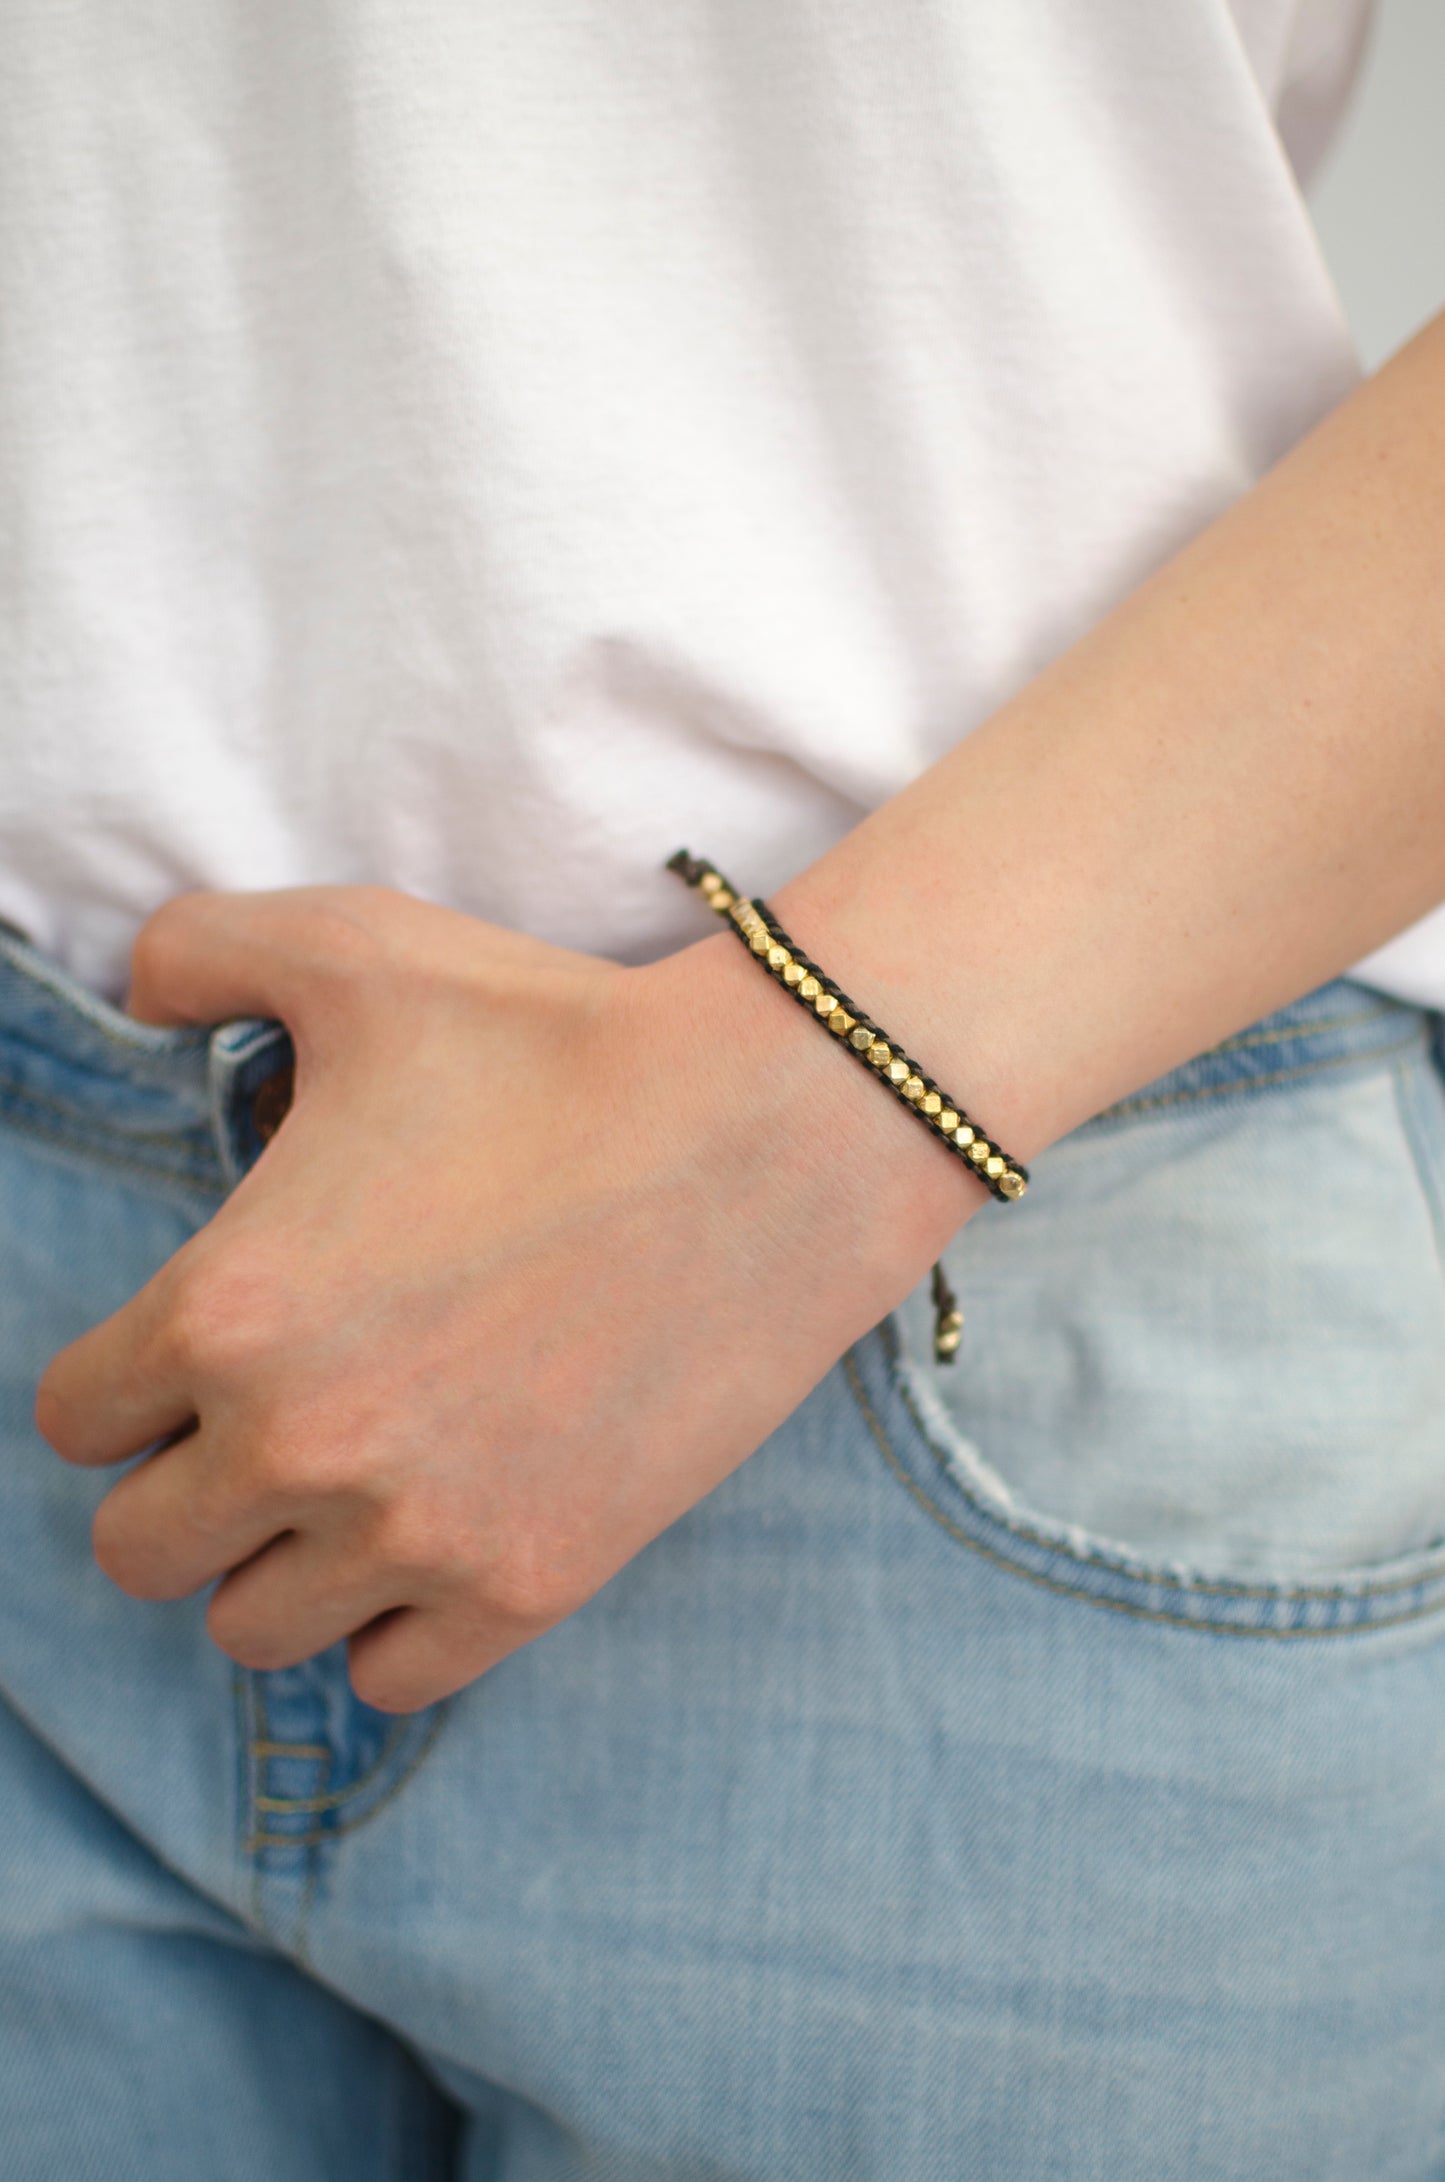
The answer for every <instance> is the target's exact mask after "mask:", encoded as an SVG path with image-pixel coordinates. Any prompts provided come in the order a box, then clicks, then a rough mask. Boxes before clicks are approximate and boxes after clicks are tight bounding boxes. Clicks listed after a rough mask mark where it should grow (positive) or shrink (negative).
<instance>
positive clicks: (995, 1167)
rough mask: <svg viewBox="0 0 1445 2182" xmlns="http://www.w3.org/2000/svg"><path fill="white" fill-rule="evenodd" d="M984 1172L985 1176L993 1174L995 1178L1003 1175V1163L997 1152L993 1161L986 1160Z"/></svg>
mask: <svg viewBox="0 0 1445 2182" xmlns="http://www.w3.org/2000/svg"><path fill="white" fill-rule="evenodd" d="M983 1171H984V1173H985V1174H991V1175H994V1176H998V1175H1000V1174H1002V1173H1003V1161H1002V1160H1001V1159H1000V1158H999V1156H998V1153H997V1152H995V1153H994V1155H993V1157H992V1159H986V1160H985V1161H984V1163H983Z"/></svg>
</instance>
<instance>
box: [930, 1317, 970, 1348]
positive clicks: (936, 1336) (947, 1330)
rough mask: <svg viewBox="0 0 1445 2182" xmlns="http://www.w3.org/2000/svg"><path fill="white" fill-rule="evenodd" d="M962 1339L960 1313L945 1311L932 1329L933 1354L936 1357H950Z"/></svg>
mask: <svg viewBox="0 0 1445 2182" xmlns="http://www.w3.org/2000/svg"><path fill="white" fill-rule="evenodd" d="M962 1339H963V1313H962V1311H945V1312H944V1314H943V1316H942V1318H940V1319H939V1321H938V1324H937V1325H936V1326H935V1327H934V1329H933V1347H934V1353H935V1354H936V1355H938V1356H952V1354H953V1352H954V1350H955V1349H956V1348H957V1347H958V1345H959V1343H960V1341H962Z"/></svg>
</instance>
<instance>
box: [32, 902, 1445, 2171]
mask: <svg viewBox="0 0 1445 2182" xmlns="http://www.w3.org/2000/svg"><path fill="white" fill-rule="evenodd" d="M289 1057H290V1042H289V1039H288V1038H287V1034H286V1032H285V1030H284V1028H283V1027H282V1026H281V1025H279V1024H276V1023H271V1022H258V1021H253V1020H245V1021H235V1022H230V1023H225V1024H221V1025H217V1026H202V1027H198V1028H186V1029H157V1028H152V1027H149V1026H146V1025H142V1024H139V1023H136V1022H133V1021H131V1020H130V1019H129V1018H127V1017H126V1016H125V1015H123V1014H122V1013H121V1012H120V1011H119V1010H118V1009H117V1008H115V1007H113V1006H111V1005H110V1004H109V1003H108V1002H106V1001H104V1000H102V999H99V998H98V997H97V996H95V995H94V994H92V993H90V992H88V991H87V990H85V989H84V988H83V987H81V986H80V985H78V984H77V983H76V982H75V981H74V980H73V979H72V978H71V977H69V976H68V975H67V974H66V973H65V972H63V971H62V970H61V969H60V968H59V966H58V965H56V964H54V963H53V962H50V961H48V960H47V959H46V958H45V957H44V956H42V955H41V954H39V953H38V952H37V951H36V950H35V949H34V948H33V947H32V946H30V945H29V943H28V942H27V941H26V940H25V938H24V937H23V936H22V935H21V934H19V933H17V932H14V931H13V930H9V931H3V930H0V1536H3V1539H4V1554H5V1572H4V1582H3V1584H0V1814H3V1823H0V2175H3V2177H4V2182H92V2178H94V2182H183V2178H184V2182H198V2178H201V2182H251V2178H256V2182H260V2178H262V2177H264V2178H266V2182H330V2178H333V2177H334V2178H336V2182H373V2178H375V2182H382V2178H397V2182H402V2178H405V2182H439V2178H441V2177H448V2178H451V2177H455V2178H456V2182H745V2178H746V2182H851V2178H859V2182H862V2178H868V2182H874V2178H876V2182H963V2178H965V2177H966V2178H968V2182H975V2178H976V2182H1049V2178H1055V2177H1057V2178H1060V2182H1105V2178H1107V2182H1146V2178H1147V2182H1214V2178H1229V2182H1264V2178H1265V2177H1269V2178H1270V2182H1282V2178H1283V2182H1363V2178H1366V2177H1368V2178H1369V2182H1426V2178H1427V2177H1428V2178H1438V2177H1440V2176H1441V2175H1442V2174H1445V2041H1442V2038H1441V2035H1440V2033H1441V2026H1442V2023H1445V1270H1442V1242H1441V1238H1442V1226H1445V1037H1442V1018H1441V1017H1439V1016H1437V1015H1431V1014H1427V1013H1423V1012H1422V1011H1420V1010H1417V1009H1415V1008H1412V1007H1409V1006H1407V1005H1405V1004H1403V1003H1401V1002H1398V1001H1395V1000H1393V999H1391V998H1389V997H1387V996H1385V995H1383V994H1381V993H1378V992H1376V991H1373V990H1371V989H1369V988H1367V987H1365V986H1363V985H1360V984H1356V983H1352V982H1350V981H1348V980H1339V981H1335V982H1332V983H1330V984H1328V985H1326V986H1323V987H1321V988H1320V989H1319V990H1318V991H1317V992H1314V993H1311V994H1309V995H1307V996H1306V997H1305V998H1304V999H1302V1000H1300V1001H1298V1002H1296V1003H1294V1004H1293V1005H1292V1006H1290V1007H1288V1008H1285V1009H1283V1010H1281V1011H1280V1012H1279V1013H1278V1014H1276V1015H1273V1016H1271V1017H1269V1018H1267V1019H1266V1020H1264V1021H1262V1022H1260V1023H1258V1024H1256V1025H1254V1026H1252V1027H1251V1028H1250V1029H1249V1030H1248V1031H1246V1032H1245V1033H1243V1034H1242V1035H1241V1036H1239V1037H1236V1038H1232V1039H1227V1040H1225V1041H1224V1042H1223V1044H1222V1045H1220V1046H1219V1047H1217V1048H1215V1049H1214V1050H1213V1051H1211V1052H1210V1053H1208V1054H1204V1055H1201V1056H1200V1057H1199V1058H1198V1059H1196V1060H1193V1061H1191V1062H1189V1063H1187V1064H1186V1065H1185V1066H1184V1067H1182V1068H1179V1069H1177V1070H1175V1071H1173V1072H1171V1073H1170V1074H1169V1075H1168V1076H1166V1077H1164V1078H1163V1079H1161V1080H1160V1081H1159V1082H1158V1083H1156V1084H1153V1085H1150V1086H1148V1087H1147V1089H1146V1090H1144V1091H1142V1092H1140V1093H1139V1094H1138V1095H1137V1096H1136V1097H1134V1098H1130V1099H1127V1100H1125V1101H1123V1102H1122V1103H1121V1104H1120V1105H1119V1106H1117V1107H1114V1108H1111V1109H1110V1110H1109V1111H1108V1112H1107V1113H1104V1114H1101V1115H1098V1116H1096V1117H1095V1118H1094V1119H1093V1120H1092V1121H1090V1122H1088V1123H1087V1124H1086V1125H1085V1126H1084V1127H1083V1128H1081V1129H1078V1130H1076V1131H1074V1132H1073V1133H1072V1134H1071V1135H1070V1136H1068V1137H1066V1138H1065V1139H1063V1140H1062V1141H1061V1142H1060V1143H1058V1144H1056V1145H1054V1146H1052V1147H1050V1148H1049V1149H1048V1150H1047V1151H1046V1152H1044V1153H1043V1154H1042V1155H1040V1157H1039V1158H1038V1159H1036V1160H1035V1161H1033V1162H1031V1171H1032V1173H1033V1176H1034V1184H1033V1187H1032V1188H1031V1189H1030V1191H1029V1194H1028V1196H1027V1198H1026V1199H1025V1200H1024V1201H1023V1202H1022V1203H1021V1204H1019V1205H1017V1206H995V1205H990V1206H988V1207H986V1208H985V1209H984V1211H983V1212H981V1213H980V1214H979V1216H978V1217H977V1218H976V1219H975V1220H973V1221H972V1222H970V1224H969V1225H968V1227H966V1228H965V1229H964V1230H963V1232H962V1234H961V1235H960V1236H959V1237H958V1238H957V1239H956V1241H955V1242H954V1244H953V1245H952V1247H951V1249H950V1251H949V1253H948V1259H947V1262H948V1267H949V1271H950V1274H951V1277H952V1279H953V1281H954V1284H955V1286H956V1287H957V1288H958V1290H959V1293H960V1297H961V1300H962V1303H963V1307H964V1310H965V1315H966V1324H965V1331H964V1342H963V1348H962V1350H961V1351H960V1355H959V1358H958V1361H957V1363H956V1364H955V1365H954V1366H952V1367H949V1368H940V1367H938V1366H936V1365H935V1364H934V1363H933V1362H932V1360H931V1355H930V1351H929V1345H928V1316H929V1314H928V1304H927V1291H926V1286H923V1287H920V1289H919V1291H918V1292H917V1293H915V1294H914V1295H913V1296H910V1297H909V1298H908V1299H907V1300H906V1301H905V1302H904V1303H903V1304H902V1305H901V1306H900V1308H899V1309H898V1310H897V1311H896V1312H894V1313H892V1314H890V1315H889V1317H887V1318H886V1319H885V1320H884V1321H883V1322H882V1323H881V1324H880V1325H879V1326H878V1327H876V1328H874V1329H873V1330H872V1331H871V1332H870V1333H868V1334H867V1335H866V1336H865V1337H864V1338H863V1339H862V1340H860V1341H859V1342H857V1343H856V1344H855V1345H854V1347H853V1348H852V1349H851V1350H850V1351H849V1352H848V1354H847V1355H846V1356H845V1357H843V1358H842V1359H841V1360H840V1361H839V1363H838V1364H837V1366H836V1367H835V1368H834V1369H833V1370H832V1371H831V1372H830V1373H829V1374H828V1375H827V1376H826V1378H825V1379H824V1380H823V1381H822V1383H821V1384H820V1385H819V1386H818V1387H817V1388H816V1389H815V1390H814V1392H813V1393H812V1394H811V1395H810V1396H809V1397H808V1399H807V1400H806V1401H805V1402H804V1403H803V1404H802V1405H801V1406H800V1407H799V1408H798V1409H797V1410H796V1411H795V1412H794V1414H793V1415H792V1416H791V1417H790V1418H788V1420H787V1421H786V1423H785V1424H784V1425H782V1426H781V1427H780V1429H779V1430H778V1431H777V1432H775V1433H774V1434H773V1435H772V1437H771V1438H770V1439H769V1440H768V1441H767V1442H766V1444H765V1445H764V1446H763V1447H762V1448H760V1449H759V1451H758V1452H757V1454H756V1455H755V1456H753V1457H752V1459H751V1460H750V1461H748V1462H747V1463H745V1464H744V1465H743V1467H742V1468H741V1469H740V1470H739V1471H737V1472H736V1473H735V1474H734V1475H733V1476H732V1477H730V1478H728V1479H727V1480H726V1481H725V1482H724V1483H723V1484H722V1485H721V1486H719V1487H718V1489H717V1490H716V1491H714V1492H713V1493H711V1494H710V1495H709V1496H708V1497H707V1498H706V1499H705V1500H704V1501H702V1502H701V1503H700V1504H699V1505H698V1506H697V1507H696V1508H694V1509H693V1510H691V1511H690V1512H689V1513H688V1514H687V1515H686V1516H685V1517H684V1518H683V1519H682V1520H681V1521H680V1522H678V1523H676V1524H675V1525H673V1527H672V1528H671V1529H670V1530H669V1531H667V1532H666V1533H665V1534H664V1535H663V1536H662V1537H661V1538H659V1539H657V1540H656V1541H655V1542H654V1543H653V1544H652V1545H651V1546H649V1547H648V1548H647V1549H646V1551H644V1552H643V1553H642V1554H641V1555H639V1556H638V1558H637V1559H636V1560H635V1561H634V1562H632V1563H631V1564H630V1565H629V1566H628V1567H627V1568H626V1569H624V1570H623V1571H622V1572H621V1573H620V1574H619V1575H618V1576H617V1577H616V1578H615V1579H614V1580H613V1581H612V1582H611V1583H610V1584H608V1585H607V1586H606V1587H605V1589H604V1590H603V1591H602V1592H600V1593H599V1594H598V1596H597V1597H596V1598H594V1599H593V1600H591V1601H590V1602H589V1604H588V1605H587V1606H585V1607H584V1608H583V1609H582V1610H581V1611H580V1612H579V1613H577V1614H575V1615H573V1616H572V1617H571V1618H570V1619H569V1620H568V1621H566V1622H565V1623H563V1624H562V1625H561V1626H560V1627H558V1628H556V1629H554V1630H552V1631H550V1632H549V1633H548V1634H547V1635H546V1636H544V1637H542V1638H540V1639H539V1640H538V1641H537V1642H535V1643H533V1644H531V1645H529V1646H527V1647H526V1648H525V1649H524V1650H522V1651H521V1652H519V1653H517V1654H515V1655H514V1656H513V1657H512V1658H510V1659H508V1660H506V1661H505V1662H503V1664H502V1665H500V1666H499V1667H497V1668H496V1669H495V1670H494V1671H493V1672H492V1673H490V1674H488V1675H487V1676H485V1677H483V1679H482V1680H481V1681H479V1682H477V1683H475V1684H473V1685H472V1686H471V1687H470V1688H468V1689H466V1690H464V1691H463V1692H461V1693H460V1694H459V1695H458V1696H457V1697H455V1698H453V1699H451V1700H449V1701H448V1702H446V1703H444V1704H441V1705H436V1706H433V1707H431V1708H429V1709H428V1710H427V1711H425V1712H423V1713H419V1714H416V1715H411V1716H406V1717H395V1718H393V1717H388V1716H385V1715H382V1714H380V1713H377V1712H375V1711H373V1710H371V1709H370V1708H368V1707H367V1706H365V1705H363V1704H361V1703H359V1702H358V1701H357V1700H356V1698H355V1697H354V1696H353V1695H352V1693H351V1690H350V1687H349V1684H348V1682H347V1677H346V1670H345V1655H344V1649H343V1648H342V1647H340V1646H338V1647H335V1648H334V1649H333V1650H331V1651H328V1652H325V1653H322V1654H320V1655H319V1656H318V1657H317V1658H315V1659H313V1660H310V1661H308V1662H307V1663H306V1664H304V1665H303V1666H300V1667H296V1668H293V1669H287V1670H284V1671H281V1672H277V1673H270V1674H252V1673H247V1672H243V1671H241V1670H239V1669H237V1668H235V1667H234V1666H233V1664H232V1663H231V1662H230V1661H229V1660H228V1659H226V1658H225V1657H224V1656H223V1655H222V1654H221V1653H220V1652H219V1651H218V1650H217V1649H216V1648H215V1647H214V1646H213V1645H212V1644H211V1643H210V1642H209V1640H208V1638H207V1637H206V1635H205V1631H204V1627H203V1615H204V1607H205V1599H204V1596H201V1597H197V1598H194V1599H189V1600H182V1601H180V1602H177V1603H174V1604H163V1605H157V1604H151V1603H145V1602H139V1601H134V1600H131V1599H128V1598H127V1597H125V1596H124V1595H123V1594H122V1593H121V1592H120V1591H118V1590H117V1589H116V1588H115V1587H114V1586H113V1585H112V1584H111V1583H110V1582H109V1581H108V1580H107V1579H106V1578H105V1577H104V1576H103V1575H102V1574H101V1573H100V1571H99V1570H98V1569H97V1568H96V1566H95V1564H94V1562H93V1560H92V1558H91V1554H90V1546H89V1526H90V1520H91V1516H92V1513H93V1510H94V1508H95V1506H96V1504H97V1503H98V1501H99V1500H100V1499H101V1497H102V1496H103V1494H104V1493H105V1492H106V1491H107V1490H108V1489H109V1487H110V1485H111V1484H112V1482H113V1481H114V1477H115V1474H116V1473H115V1472H113V1471H112V1472H105V1473H92V1472H85V1471H79V1470H75V1469H71V1468H69V1467H67V1466H66V1465H64V1464H62V1463H61V1462H59V1461H58V1460H57V1459H56V1457H55V1456H54V1455H53V1454H52V1453H51V1451H50V1450H49V1448H47V1447H46V1446H45V1444H44V1443H43V1442H42V1441H41V1440H40V1438H39V1436H38V1434H37V1433H36V1431H35V1428H34V1424H33V1420H32V1404H33V1398H34V1387H35V1381H36V1379H37V1377H38V1375H39V1373H40V1371H41V1369H42V1368H43V1366H44V1364H45V1362H46V1361H47V1359H48V1358H49V1357H50V1356H51V1355H52V1354H53V1353H54V1351H55V1350H56V1349H57V1348H59V1347H60V1346H62V1345H63V1344H64V1343H66V1342H67V1341H69V1340H71V1339H72V1338H74V1336H75V1335H77V1334H78V1333H80V1332H81V1331H83V1330H84V1329H85V1328H86V1327H87V1326H90V1325H92V1324H94V1323H95V1322H96V1321H97V1320H98V1319H100V1318H102V1317H104V1316H105V1315H107V1314H108V1313H109V1312H110V1311H112V1310H114V1309H115V1308H116V1307H118V1305H119V1304H120V1303H122V1302H123V1301H124V1300H125V1299H126V1298H127V1297H128V1296H129V1295H131V1294H133V1293H134V1291H135V1290H136V1289H137V1288H138V1287H139V1286H140V1285H141V1284H142V1283H143V1282H144V1281H145V1280H146V1279H148V1278H149V1276H150V1275H151V1274H152V1273H153V1272H154V1271H155V1270H156V1269H157V1268H158V1267H159V1266H160V1265H161V1264H163V1263H164V1261H165V1259H166V1258H167V1257H168V1256H169V1255H170V1254H171V1252H172V1251H174V1250H175V1249H176V1248H177V1247H178V1246H179V1245H180V1244H181V1243H182V1242H183V1241H184V1240H185V1238H186V1237H187V1236H188V1235H190V1234H191V1233H193V1232H194V1230H195V1229H196V1228H197V1227H198V1226H199V1225H200V1224H201V1223H203V1222H204V1221H205V1220H206V1219H208V1218H209V1217H210V1216H211V1215H212V1214H213V1213H214V1211H215V1210H216V1209H217V1207H218V1206H219V1204H220V1203H221V1202H222V1200H223V1199H224V1196H225V1194H226V1192H227V1191H228V1190H229V1189H230V1188H231V1187H232V1186H233V1185H234V1183H235V1182H236V1181H237V1180H238V1179H239V1177H240V1176H241V1175H242V1174H243V1173H244V1172H245V1171H246V1170H247V1168H248V1167H249V1166H250V1165H251V1164H252V1162H253V1161H254V1160H255V1159H256V1158H257V1157H258V1156H259V1154H260V1153H261V1150H262V1142H261V1138H260V1136H259V1135H258V1133H257V1130H256V1127H255V1122H254V1118H253V1113H252V1101H253V1099H254V1097H255V1095H256V1092H257V1090H258V1088H259V1086H260V1085H261V1084H262V1083H263V1082H264V1081H265V1079H266V1078H267V1077H268V1076H270V1075H271V1074H272V1073H273V1072H274V1071H275V1069H276V1068H277V1066H278V1065H280V1064H281V1063H283V1062H284V1061H285V1060H287V1059H288V1058H289ZM478 1126H479V1127H481V1128H484V1127H485V1126H486V1115H485V1111H484V1110H481V1111H479V1114H478Z"/></svg>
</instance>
